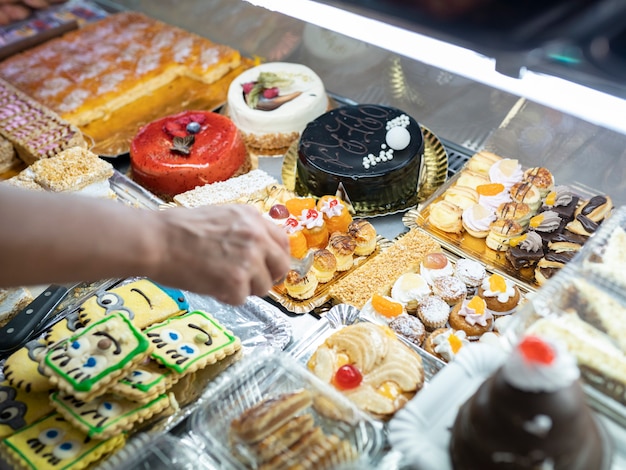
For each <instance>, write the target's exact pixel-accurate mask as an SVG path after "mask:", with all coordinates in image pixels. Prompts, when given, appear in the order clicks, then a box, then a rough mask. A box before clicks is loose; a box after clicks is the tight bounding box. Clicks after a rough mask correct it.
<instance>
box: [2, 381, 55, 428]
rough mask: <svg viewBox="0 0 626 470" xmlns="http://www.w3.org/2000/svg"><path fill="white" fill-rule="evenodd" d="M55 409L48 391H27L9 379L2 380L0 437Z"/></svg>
mask: <svg viewBox="0 0 626 470" xmlns="http://www.w3.org/2000/svg"><path fill="white" fill-rule="evenodd" d="M53 411H54V408H53V407H52V405H51V404H50V401H49V400H48V392H47V391H45V392H38V393H33V392H26V391H24V390H20V389H19V388H16V387H12V386H11V385H9V383H8V382H7V381H4V382H0V438H3V437H7V436H10V435H11V434H13V433H15V432H16V431H19V430H20V429H22V428H23V427H24V426H26V425H28V424H31V423H33V422H35V421H37V420H38V419H39V418H41V417H42V416H45V415H47V414H50V413H52V412H53Z"/></svg>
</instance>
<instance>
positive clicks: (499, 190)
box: [476, 183, 511, 212]
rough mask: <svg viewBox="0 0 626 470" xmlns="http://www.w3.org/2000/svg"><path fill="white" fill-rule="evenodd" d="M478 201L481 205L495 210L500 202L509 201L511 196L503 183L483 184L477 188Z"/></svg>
mask: <svg viewBox="0 0 626 470" xmlns="http://www.w3.org/2000/svg"><path fill="white" fill-rule="evenodd" d="M476 192H477V193H478V203H479V204H480V205H481V206H484V207H485V208H487V209H489V210H490V211H493V212H495V211H496V210H497V209H498V207H499V206H500V204H504V203H505V202H509V201H510V200H511V196H510V195H509V192H508V191H507V189H506V187H505V186H504V185H503V184H502V183H489V184H481V185H480V186H478V187H477V188H476Z"/></svg>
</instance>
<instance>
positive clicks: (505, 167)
mask: <svg viewBox="0 0 626 470" xmlns="http://www.w3.org/2000/svg"><path fill="white" fill-rule="evenodd" d="M523 177H524V172H523V171H522V165H520V164H519V162H518V161H517V160H515V159H512V158H503V159H502V160H498V161H497V162H495V163H494V164H493V165H491V168H489V179H490V180H491V182H492V183H500V184H502V185H504V187H505V188H506V189H509V188H510V187H511V186H513V185H514V184H516V183H519V182H520V181H522V178H523Z"/></svg>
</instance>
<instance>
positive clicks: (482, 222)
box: [461, 204, 496, 238]
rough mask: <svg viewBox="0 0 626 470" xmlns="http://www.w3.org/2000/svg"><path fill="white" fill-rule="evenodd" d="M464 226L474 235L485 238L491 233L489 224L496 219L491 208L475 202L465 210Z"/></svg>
mask: <svg viewBox="0 0 626 470" xmlns="http://www.w3.org/2000/svg"><path fill="white" fill-rule="evenodd" d="M461 220H462V222H463V228H464V229H465V231H466V232H467V233H468V234H470V235H471V236H472V237H476V238H485V237H487V235H489V226H490V225H491V223H492V222H493V221H494V220H496V216H495V214H494V212H493V211H492V210H491V209H488V208H486V207H485V206H482V205H480V204H474V205H473V206H470V207H468V208H467V209H465V210H464V211H463V214H462V219H461Z"/></svg>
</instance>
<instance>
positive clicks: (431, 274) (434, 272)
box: [420, 253, 454, 286]
mask: <svg viewBox="0 0 626 470" xmlns="http://www.w3.org/2000/svg"><path fill="white" fill-rule="evenodd" d="M420 274H421V275H422V277H423V278H424V279H426V282H427V283H428V284H429V285H431V286H432V285H433V283H434V281H435V279H438V278H440V277H444V276H452V275H453V274H454V267H453V266H452V263H450V261H449V260H448V257H447V256H446V255H444V254H443V253H428V254H426V255H425V256H424V258H423V259H422V262H421V264H420Z"/></svg>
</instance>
